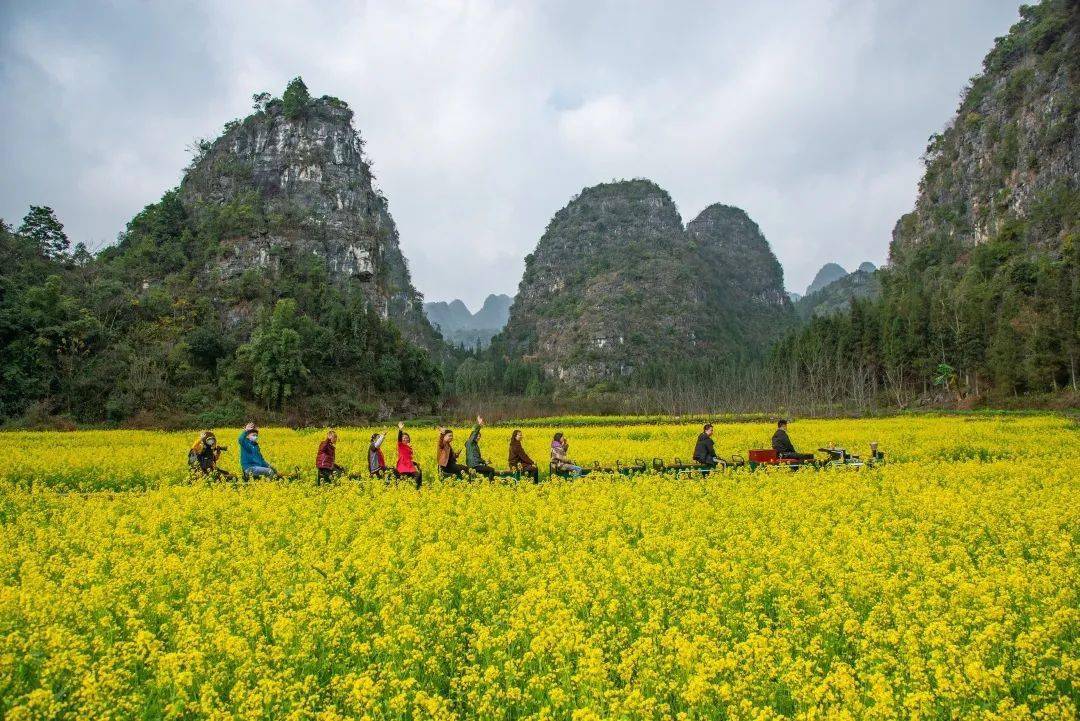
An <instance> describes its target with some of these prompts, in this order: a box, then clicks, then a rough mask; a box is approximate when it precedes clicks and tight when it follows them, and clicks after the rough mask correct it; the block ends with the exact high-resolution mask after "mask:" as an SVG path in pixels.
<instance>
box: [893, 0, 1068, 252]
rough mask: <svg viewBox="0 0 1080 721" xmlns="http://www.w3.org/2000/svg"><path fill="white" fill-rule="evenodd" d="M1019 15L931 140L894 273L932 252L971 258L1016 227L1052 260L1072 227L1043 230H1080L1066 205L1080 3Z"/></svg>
mask: <svg viewBox="0 0 1080 721" xmlns="http://www.w3.org/2000/svg"><path fill="white" fill-rule="evenodd" d="M1021 15H1023V16H1024V17H1023V20H1022V21H1021V22H1020V23H1018V24H1017V25H1016V26H1014V27H1013V29H1012V30H1011V32H1010V33H1009V35H1008V36H1005V37H1002V38H998V41H997V43H996V45H995V47H994V49H993V50H992V51H991V52H990V54H989V55H987V56H986V59H985V60H984V61H983V73H982V74H980V75H978V76H976V77H975V78H973V79H972V81H971V84H970V85H969V87H968V88H967V89H966V90H965V92H964V97H963V101H962V102H961V105H960V108H959V110H958V112H957V115H956V117H955V119H954V120H953V121H952V122H951V123H950V124H949V126H948V127H946V128H945V130H944V131H942V132H941V133H939V134H935V135H933V136H932V137H931V138H930V143H929V145H928V146H927V148H926V155H925V156H924V161H925V165H926V173H925V175H924V176H923V179H922V181H921V182H920V184H919V195H918V198H917V199H916V202H915V209H914V210H913V211H912V212H910V213H908V214H907V215H905V216H903V217H902V218H900V220H899V221H898V222H897V224H896V228H895V230H894V232H893V241H892V245H891V246H890V265H892V266H896V265H904V264H906V263H908V262H910V261H912V260H914V258H913V256H915V255H917V254H918V253H919V249H920V248H923V247H926V246H927V245H939V244H942V243H947V242H954V243H956V244H959V245H960V246H962V247H965V248H972V247H974V246H976V245H979V244H981V243H985V242H987V241H990V240H993V239H995V238H997V237H999V236H1000V234H1001V233H1002V232H1003V231H1006V232H1011V231H1010V227H1014V228H1015V230H1022V231H1028V230H1031V231H1033V232H1025V233H1024V234H1025V235H1026V236H1027V237H1025V238H1024V240H1026V241H1028V242H1030V243H1031V244H1032V245H1034V246H1037V248H1039V249H1042V250H1051V249H1054V248H1056V247H1060V245H1061V242H1062V240H1063V238H1064V237H1065V235H1066V231H1067V230H1068V227H1062V224H1061V223H1056V224H1055V226H1056V227H1054V226H1051V224H1049V223H1046V222H1040V221H1041V220H1043V219H1045V220H1057V219H1058V218H1060V217H1061V215H1062V211H1064V213H1065V215H1066V216H1067V218H1068V219H1069V220H1071V222H1075V221H1076V216H1077V212H1078V211H1077V210H1076V208H1075V206H1073V207H1072V208H1071V209H1069V208H1068V204H1069V202H1070V199H1072V202H1075V197H1076V192H1077V188H1078V185H1080V180H1078V179H1080V142H1078V141H1080V135H1078V133H1077V130H1078V129H1080V98H1078V95H1077V83H1078V81H1080V3H1077V2H1075V0H1046V1H1045V2H1043V3H1041V4H1039V5H1038V6H1035V7H1031V6H1024V7H1023V8H1021ZM1063 206H1064V207H1063ZM1017 221H1019V222H1020V223H1021V224H1026V223H1027V222H1028V221H1034V222H1035V223H1037V224H1039V226H1041V227H1033V228H1028V227H1025V228H1019V227H1015V226H1017V225H1018V223H1017ZM1066 225H1067V224H1066ZM916 262H917V261H916Z"/></svg>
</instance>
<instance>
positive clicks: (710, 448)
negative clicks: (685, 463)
mask: <svg viewBox="0 0 1080 721" xmlns="http://www.w3.org/2000/svg"><path fill="white" fill-rule="evenodd" d="M712 434H713V426H712V423H706V424H705V427H704V428H703V429H702V431H701V434H700V435H699V436H698V439H697V444H696V445H695V446H694V462H695V463H697V464H698V465H701V466H707V467H709V468H716V464H717V463H719V460H720V459H718V458H717V457H716V444H715V443H714V442H713V439H712Z"/></svg>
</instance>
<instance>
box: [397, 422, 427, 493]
mask: <svg viewBox="0 0 1080 721" xmlns="http://www.w3.org/2000/svg"><path fill="white" fill-rule="evenodd" d="M411 443H412V439H411V438H409V434H408V433H406V432H405V424H404V423H398V424H397V467H396V468H395V470H396V471H397V474H398V475H399V476H408V477H409V478H412V479H414V480H415V481H416V488H417V490H419V489H420V486H421V484H422V483H423V479H424V474H423V472H421V470H420V464H419V463H417V462H416V461H414V460H413V455H412V454H413V450H412V445H411Z"/></svg>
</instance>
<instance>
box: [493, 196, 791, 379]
mask: <svg viewBox="0 0 1080 721" xmlns="http://www.w3.org/2000/svg"><path fill="white" fill-rule="evenodd" d="M793 317H794V313H793V310H792V307H791V303H790V301H789V300H788V298H787V296H786V295H785V294H784V291H783V276H782V270H781V268H780V265H779V263H777V261H776V258H775V257H774V256H773V255H772V252H771V251H770V250H769V246H768V243H767V242H766V241H765V238H764V237H763V236H762V235H761V231H760V230H759V229H758V227H757V225H755V224H754V223H753V221H752V220H750V218H749V217H748V216H747V215H746V213H744V212H743V211H741V210H739V209H738V208H732V207H729V206H724V205H719V204H718V205H714V206H711V207H709V208H707V209H706V210H704V211H703V212H702V213H701V214H700V215H699V216H698V218H696V219H695V220H693V221H692V222H691V223H690V224H689V226H687V227H686V228H684V227H683V224H682V219H681V217H680V216H679V211H678V209H677V208H676V207H675V204H674V202H672V200H671V197H670V196H669V195H668V193H667V192H666V191H664V190H663V189H662V188H660V187H659V186H657V185H656V184H655V183H653V182H651V181H648V180H632V181H623V182H616V183H606V184H602V185H597V186H593V187H591V188H586V189H585V190H583V191H582V192H581V194H580V195H578V196H577V197H575V198H574V199H572V200H571V202H570V203H569V204H568V205H567V206H566V207H565V208H563V209H562V210H560V211H559V212H558V213H556V214H555V217H554V218H552V220H551V222H550V223H549V224H548V227H547V230H546V231H545V233H544V235H543V236H542V237H541V239H540V242H539V243H538V244H537V247H536V250H535V252H534V253H532V254H531V255H529V256H528V257H527V258H526V264H525V274H524V277H523V278H522V281H521V284H520V286H519V289H518V294H517V296H516V298H515V300H514V304H513V306H512V307H511V309H510V320H509V322H508V323H507V326H506V329H505V331H504V332H503V333H502V334H501V336H500V337H499V338H498V342H499V343H500V344H501V348H502V349H503V350H504V352H506V353H507V354H508V355H510V356H516V355H521V356H523V357H524V358H525V359H526V360H530V361H533V362H536V363H539V364H540V365H541V366H542V367H543V369H544V370H545V372H546V373H547V374H549V375H550V376H552V377H554V378H556V379H558V380H559V381H560V382H562V383H563V384H565V385H568V386H571V387H575V388H587V387H591V386H595V385H596V384H599V383H604V382H612V381H619V380H621V379H632V378H634V377H638V378H643V377H647V376H650V375H654V374H657V373H664V372H670V371H673V370H674V369H676V368H678V367H679V366H680V364H683V363H686V362H695V363H700V362H709V361H712V362H723V361H730V360H735V359H738V358H745V357H748V356H750V355H754V354H755V353H758V352H760V351H761V350H762V349H763V348H764V347H765V346H766V345H767V344H768V343H769V342H770V341H771V340H772V339H774V338H775V337H777V336H778V335H779V334H781V333H783V332H785V331H786V330H787V329H788V328H789V327H790V323H791V322H792V319H793Z"/></svg>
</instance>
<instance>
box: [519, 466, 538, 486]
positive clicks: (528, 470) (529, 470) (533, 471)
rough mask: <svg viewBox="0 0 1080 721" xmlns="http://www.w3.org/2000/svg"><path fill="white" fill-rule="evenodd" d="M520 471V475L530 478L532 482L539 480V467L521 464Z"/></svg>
mask: <svg viewBox="0 0 1080 721" xmlns="http://www.w3.org/2000/svg"><path fill="white" fill-rule="evenodd" d="M521 473H522V475H525V476H529V477H530V478H532V482H533V483H539V482H540V469H539V468H537V467H536V466H522V467H521Z"/></svg>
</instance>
